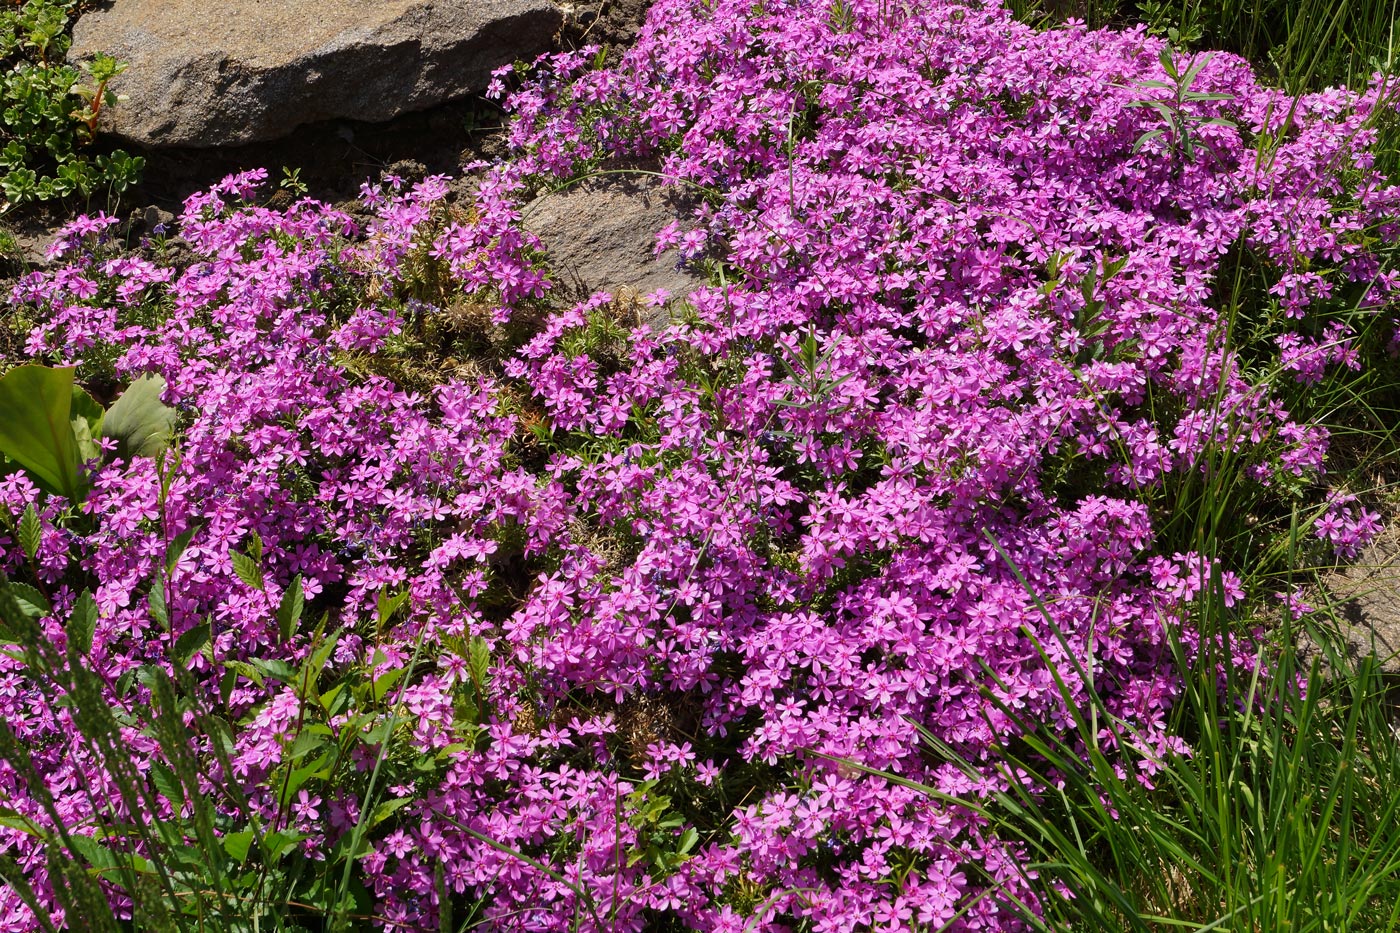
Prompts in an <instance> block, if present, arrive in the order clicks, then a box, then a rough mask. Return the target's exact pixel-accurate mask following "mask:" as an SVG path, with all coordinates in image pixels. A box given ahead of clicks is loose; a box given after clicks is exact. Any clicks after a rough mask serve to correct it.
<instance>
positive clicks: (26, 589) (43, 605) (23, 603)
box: [10, 583, 53, 619]
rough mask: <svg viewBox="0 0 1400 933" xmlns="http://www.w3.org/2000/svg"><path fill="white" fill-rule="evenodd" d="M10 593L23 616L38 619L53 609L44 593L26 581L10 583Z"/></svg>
mask: <svg viewBox="0 0 1400 933" xmlns="http://www.w3.org/2000/svg"><path fill="white" fill-rule="evenodd" d="M10 593H11V595H13V596H14V598H15V602H16V603H18V604H19V610H20V612H22V613H24V615H25V618H29V619H40V618H43V617H44V616H46V615H48V614H49V613H50V612H52V611H53V607H51V606H50V605H49V601H48V600H47V599H45V598H44V594H43V593H40V592H39V591H38V590H37V589H35V588H34V587H32V586H30V585H29V584H28V583H11V584H10Z"/></svg>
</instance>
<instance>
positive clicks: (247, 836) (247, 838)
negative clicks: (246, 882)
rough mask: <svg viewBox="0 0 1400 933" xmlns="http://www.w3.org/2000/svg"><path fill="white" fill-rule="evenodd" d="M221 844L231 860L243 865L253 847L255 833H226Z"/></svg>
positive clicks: (243, 831)
mask: <svg viewBox="0 0 1400 933" xmlns="http://www.w3.org/2000/svg"><path fill="white" fill-rule="evenodd" d="M219 842H220V843H221V844H222V845H223V847H224V851H225V852H227V853H228V856H229V858H231V859H233V860H234V861H235V862H237V863H238V864H240V865H242V864H243V860H244V859H246V858H247V857H248V850H249V849H250V848H252V846H253V831H252V830H251V829H244V830H240V831H239V832H236V833H226V834H225V835H224V837H223V838H222V839H220V840H219Z"/></svg>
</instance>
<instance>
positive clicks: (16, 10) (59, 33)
mask: <svg viewBox="0 0 1400 933" xmlns="http://www.w3.org/2000/svg"><path fill="white" fill-rule="evenodd" d="M80 6H81V4H80V2H79V0H22V2H13V3H10V4H8V8H7V9H4V10H0V192H3V194H4V203H3V209H0V213H4V212H8V211H10V210H11V209H12V208H16V207H20V206H23V205H25V204H28V203H31V202H34V201H55V200H69V201H72V202H80V203H84V204H87V203H90V201H91V200H92V199H94V198H96V199H97V202H98V203H99V204H105V205H106V206H107V208H108V209H109V210H110V209H111V207H112V205H113V203H114V200H115V199H116V198H119V197H120V196H121V194H122V193H123V192H125V191H126V190H127V189H128V188H130V187H131V186H132V185H134V184H136V183H137V182H138V181H140V178H141V172H142V169H143V168H144V165H145V160H144V159H143V158H142V157H141V156H133V155H130V154H128V153H127V152H126V151H125V150H123V149H111V150H109V151H99V152H92V151H90V147H91V145H92V142H93V140H94V139H95V137H96V135H97V123H98V119H99V118H100V116H101V114H102V111H103V109H104V108H107V107H113V106H116V105H117V103H118V101H117V95H116V94H115V93H114V92H113V91H112V90H111V89H110V88H109V87H108V84H109V82H110V81H111V80H112V78H114V77H116V76H117V75H118V74H120V73H121V72H122V70H123V69H124V68H125V67H126V66H125V65H124V64H123V63H122V62H119V61H117V60H116V59H114V58H112V57H111V56H110V55H103V54H99V55H97V56H95V57H94V58H93V60H91V61H84V62H79V63H77V64H76V65H73V64H69V63H68V62H67V61H66V60H65V55H66V53H67V51H68V48H69V46H70V45H71V42H72V38H71V35H70V33H71V30H72V24H73V21H74V20H75V19H76V17H77V13H78V8H79V7H80Z"/></svg>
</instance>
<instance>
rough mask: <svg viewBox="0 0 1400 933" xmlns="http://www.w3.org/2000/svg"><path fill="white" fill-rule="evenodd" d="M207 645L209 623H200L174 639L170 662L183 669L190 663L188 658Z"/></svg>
mask: <svg viewBox="0 0 1400 933" xmlns="http://www.w3.org/2000/svg"><path fill="white" fill-rule="evenodd" d="M208 643H209V623H208V622H201V623H199V624H198V625H196V626H194V627H193V628H191V629H190V630H189V631H187V632H185V634H183V635H181V636H180V637H179V638H177V639H175V647H174V649H173V650H172V651H171V652H170V656H171V660H173V661H174V662H175V663H176V664H178V665H180V666H181V667H184V666H185V665H187V664H189V663H190V658H192V657H194V656H195V653H196V652H198V651H199V649H200V648H203V647H204V646H205V645H206V644H208Z"/></svg>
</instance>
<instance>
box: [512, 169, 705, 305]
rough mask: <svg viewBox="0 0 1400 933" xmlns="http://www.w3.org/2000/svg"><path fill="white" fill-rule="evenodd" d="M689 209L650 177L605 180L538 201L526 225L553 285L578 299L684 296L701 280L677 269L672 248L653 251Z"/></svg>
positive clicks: (528, 210) (527, 213) (530, 209)
mask: <svg viewBox="0 0 1400 933" xmlns="http://www.w3.org/2000/svg"><path fill="white" fill-rule="evenodd" d="M687 207H688V206H687V205H686V204H685V203H684V202H683V201H682V200H680V199H678V198H676V197H675V196H674V195H672V194H670V193H668V192H667V191H665V190H664V189H663V187H662V186H661V185H660V183H659V182H658V181H657V180H656V179H654V178H652V177H650V176H646V175H638V176H624V175H609V176H605V177H603V178H598V179H591V180H589V181H584V182H579V183H578V184H575V185H573V186H572V187H569V188H565V189H563V190H560V191H555V192H551V193H549V194H546V195H544V196H542V197H540V198H538V199H536V200H535V201H533V202H531V203H530V204H528V205H527V206H526V208H525V211H524V222H525V228H526V229H527V230H529V231H530V232H532V233H534V234H535V235H536V236H538V237H539V238H540V242H541V243H542V244H543V245H544V249H545V259H546V261H547V262H548V263H549V266H550V270H551V273H552V277H553V278H554V280H555V281H556V282H558V283H560V284H561V285H563V286H564V287H565V288H566V289H568V290H570V291H571V292H573V293H574V294H576V295H578V296H583V295H587V294H589V293H592V292H595V291H599V290H603V291H608V292H611V293H613V295H614V296H618V295H619V292H621V291H624V290H630V291H632V292H635V293H636V294H638V295H647V294H650V293H652V292H655V291H657V290H658V289H665V290H666V291H668V292H670V293H671V295H672V297H674V298H684V297H685V296H686V295H688V294H689V293H690V292H692V291H694V290H695V289H697V288H699V287H701V286H703V285H705V284H707V283H706V281H705V279H704V277H702V276H700V275H697V274H695V273H693V272H691V271H689V270H686V269H677V268H676V258H677V253H676V250H674V249H671V250H667V251H666V252H665V253H662V254H661V255H660V256H655V255H653V253H654V250H655V246H656V235H657V234H658V233H660V232H661V230H662V228H663V227H665V226H666V225H667V224H669V223H672V222H673V221H676V220H679V219H681V218H683V217H685V216H687V215H688V213H689V211H688V209H687ZM652 323H657V322H656V321H653V322H652Z"/></svg>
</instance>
